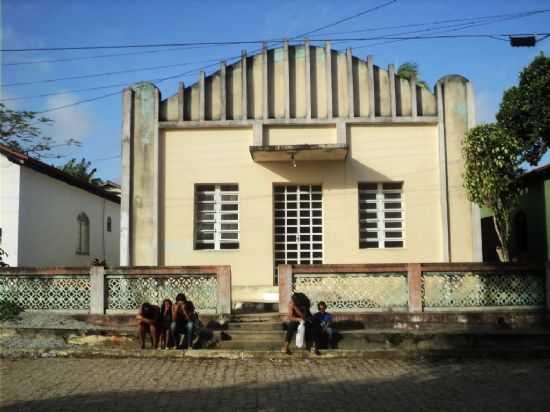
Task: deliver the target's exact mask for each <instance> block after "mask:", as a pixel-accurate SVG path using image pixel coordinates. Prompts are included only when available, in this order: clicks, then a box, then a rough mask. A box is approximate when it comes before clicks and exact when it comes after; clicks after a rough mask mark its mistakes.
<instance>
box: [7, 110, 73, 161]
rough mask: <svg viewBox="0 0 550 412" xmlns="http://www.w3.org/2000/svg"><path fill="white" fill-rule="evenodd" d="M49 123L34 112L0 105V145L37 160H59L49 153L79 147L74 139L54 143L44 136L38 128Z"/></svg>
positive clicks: (49, 121)
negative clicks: (56, 149) (47, 158)
mask: <svg viewBox="0 0 550 412" xmlns="http://www.w3.org/2000/svg"><path fill="white" fill-rule="evenodd" d="M51 122H52V121H51V120H50V119H48V118H46V117H39V116H38V114H37V113H36V112H30V111H26V110H23V111H17V110H11V109H8V108H6V106H5V105H4V104H3V103H0V143H1V144H4V145H6V146H8V147H11V148H12V149H15V150H18V151H20V152H22V153H25V154H27V155H30V156H34V157H38V158H43V157H57V158H59V157H61V156H59V155H55V154H52V153H51V151H52V149H55V148H59V147H62V146H79V145H80V142H79V141H78V140H75V139H68V140H66V141H64V142H61V143H55V142H54V141H53V139H52V138H51V137H48V136H44V135H43V134H42V131H41V129H40V126H41V125H46V124H50V123H51Z"/></svg>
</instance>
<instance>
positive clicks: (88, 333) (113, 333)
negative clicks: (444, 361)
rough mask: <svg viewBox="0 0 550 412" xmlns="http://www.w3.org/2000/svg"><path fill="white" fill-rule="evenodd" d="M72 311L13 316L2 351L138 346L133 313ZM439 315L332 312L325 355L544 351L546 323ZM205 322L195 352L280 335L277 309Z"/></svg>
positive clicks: (258, 346)
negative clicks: (410, 318)
mask: <svg viewBox="0 0 550 412" xmlns="http://www.w3.org/2000/svg"><path fill="white" fill-rule="evenodd" d="M70 319H74V317H65V318H63V319H62V320H63V322H56V323H55V324H47V325H46V324H44V325H41V327H28V326H27V327H23V326H21V325H19V324H17V323H14V324H13V325H11V326H10V325H3V326H1V327H0V357H1V356H2V351H3V350H4V348H5V347H13V345H12V344H11V343H10V342H15V343H16V344H17V345H16V346H18V347H21V346H22V345H23V346H24V342H28V343H29V347H33V348H34V347H39V346H40V347H48V348H59V349H60V350H77V351H78V350H82V351H84V352H86V351H87V352H90V351H92V352H94V351H101V350H107V351H115V352H116V351H118V352H117V353H118V355H117V356H124V354H125V353H126V354H130V353H134V352H136V353H135V355H136V356H138V354H141V353H143V351H141V352H140V351H138V349H137V348H138V346H139V344H138V339H137V333H136V327H135V318H134V317H133V316H132V317H131V316H124V317H123V316H115V317H113V316H110V315H109V316H102V317H99V318H97V319H96V318H92V317H88V318H86V322H85V323H84V322H83V319H81V321H80V323H79V326H78V327H76V326H77V325H72V324H71V322H70ZM406 320H407V319H405V321H406ZM441 320H442V319H441V318H440V317H438V318H434V319H433V320H432V321H431V322H423V323H421V324H411V323H408V324H407V323H406V322H404V319H403V317H402V316H397V315H394V314H385V315H380V316H378V315H374V316H372V317H370V316H369V317H367V318H363V319H362V320H359V319H357V320H353V319H351V320H350V319H346V320H336V322H335V329H336V330H337V331H338V333H339V339H338V341H337V348H338V350H328V351H322V352H323V353H324V354H326V355H327V356H347V355H346V353H348V354H349V353H352V352H357V353H363V354H364V356H430V355H435V356H440V355H442V356H460V355H467V356H470V355H473V356H500V355H524V356H533V355H535V354H539V356H540V354H543V355H544V356H550V328H549V327H548V325H547V324H540V325H530V326H523V325H521V326H518V325H500V326H499V325H498V323H493V324H492V325H487V324H471V323H470V324H457V323H454V324H453V323H447V324H444V323H443V322H441ZM203 322H204V323H205V325H206V326H208V330H209V331H210V332H207V333H206V335H208V338H207V339H205V343H206V346H207V348H205V350H200V351H196V352H199V353H202V354H204V356H214V357H215V356H218V354H219V353H220V352H223V353H224V354H225V355H224V356H237V354H239V353H240V354H241V356H244V355H242V354H243V353H248V354H250V356H260V355H261V353H264V354H271V355H275V354H276V353H278V352H279V350H280V349H281V346H282V343H283V339H284V331H283V328H282V322H281V317H280V315H279V314H278V313H254V314H233V316H232V317H231V318H230V320H229V322H224V323H219V322H217V321H216V319H214V318H213V317H211V318H210V319H209V318H207V317H204V319H203ZM83 324H84V325H83ZM3 342H4V343H3ZM6 342H7V343H6ZM6 345H7V346H6ZM293 346H294V345H293V344H292V345H291V349H293ZM155 352H162V353H164V352H169V353H171V354H172V355H159V356H176V357H177V356H183V355H182V353H183V352H182V351H175V350H173V351H155ZM191 352H193V351H191ZM293 352H294V354H295V355H296V356H302V355H306V353H305V351H303V350H296V348H294V350H293ZM209 353H210V355H208V354H209ZM271 355H269V356H271ZM139 356H141V355H139ZM148 356H149V355H148ZM151 356H152V355H151ZM155 356H156V355H155ZM247 356H248V355H247ZM266 356H267V355H266ZM277 356H278V355H277ZM362 356H363V355H362Z"/></svg>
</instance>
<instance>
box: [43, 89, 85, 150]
mask: <svg viewBox="0 0 550 412" xmlns="http://www.w3.org/2000/svg"><path fill="white" fill-rule="evenodd" d="M77 100H79V98H78V96H76V95H74V94H71V93H66V94H60V95H56V96H50V97H48V99H47V102H46V105H47V108H46V110H48V109H53V108H55V107H60V106H65V105H69V104H71V103H73V102H76V101H77ZM44 117H47V118H49V119H52V120H53V122H52V123H51V124H50V125H48V126H46V127H44V134H45V135H47V136H51V137H52V138H53V139H54V140H55V141H57V142H61V141H64V140H67V139H71V138H72V139H77V140H80V141H81V142H84V140H85V139H86V138H87V137H88V136H90V135H91V134H92V132H93V129H94V126H93V125H94V122H93V114H92V113H91V112H90V111H89V110H86V108H85V106H71V107H66V108H63V109H60V110H55V111H53V112H49V113H44Z"/></svg>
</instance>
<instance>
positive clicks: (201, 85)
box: [199, 70, 206, 122]
mask: <svg viewBox="0 0 550 412" xmlns="http://www.w3.org/2000/svg"><path fill="white" fill-rule="evenodd" d="M205 113H206V96H205V94H204V71H202V70H201V71H200V73H199V120H200V121H201V122H202V121H203V120H204V117H205Z"/></svg>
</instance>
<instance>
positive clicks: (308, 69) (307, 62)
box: [304, 39, 311, 119]
mask: <svg viewBox="0 0 550 412" xmlns="http://www.w3.org/2000/svg"><path fill="white" fill-rule="evenodd" d="M310 51H311V50H310V49H309V40H307V39H306V40H304V57H305V93H306V119H311V53H310Z"/></svg>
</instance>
